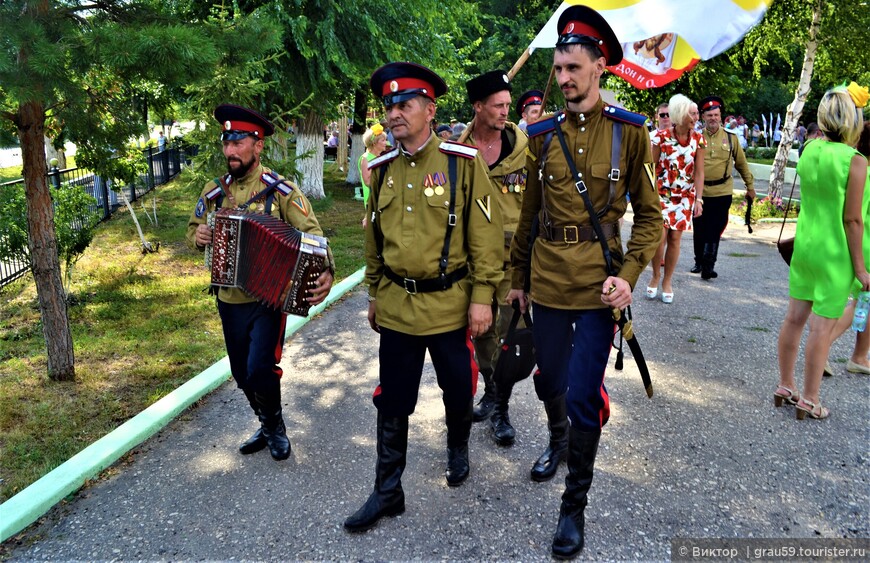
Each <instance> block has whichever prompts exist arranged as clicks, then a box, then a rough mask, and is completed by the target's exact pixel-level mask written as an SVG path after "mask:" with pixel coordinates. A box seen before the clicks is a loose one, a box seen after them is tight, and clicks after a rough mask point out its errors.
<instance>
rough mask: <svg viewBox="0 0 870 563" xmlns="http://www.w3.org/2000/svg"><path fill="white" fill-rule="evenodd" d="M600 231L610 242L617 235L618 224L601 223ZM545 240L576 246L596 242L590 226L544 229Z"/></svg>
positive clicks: (593, 230)
mask: <svg viewBox="0 0 870 563" xmlns="http://www.w3.org/2000/svg"><path fill="white" fill-rule="evenodd" d="M601 231H602V232H603V233H604V238H605V239H606V240H610V239H612V238H616V235H617V234H619V223H602V224H601ZM542 232H543V233H544V235H545V238H547V240H552V241H556V242H564V243H567V244H576V243H578V242H584V241H590V240H598V238H597V237H596V236H595V229H593V228H592V226H591V225H589V226H587V225H566V226H562V227H545V228H544V229H542Z"/></svg>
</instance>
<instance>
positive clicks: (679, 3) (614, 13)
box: [529, 0, 773, 90]
mask: <svg viewBox="0 0 870 563" xmlns="http://www.w3.org/2000/svg"><path fill="white" fill-rule="evenodd" d="M772 2H773V0H568V1H567V2H562V5H561V6H559V8H558V9H557V10H556V13H554V14H553V16H552V17H551V18H550V19H549V21H547V23H546V25H544V27H543V28H542V29H541V31H540V32H539V33H538V35H537V36H536V37H535V39H534V41H532V44H531V45H530V47H529V48H530V50H534V49H541V48H545V49H552V48H553V47H555V45H556V39H558V37H559V32H558V30H557V29H556V26H557V24H558V21H559V16H560V15H561V14H562V12H563V11H564V10H565V9H566V8H568V7H569V6H575V5H584V6H589V7H590V8H592V9H593V10H595V11H597V12H598V13H599V14H601V15H602V17H604V19H606V20H607V23H609V24H610V27H611V28H612V29H613V32H614V33H615V34H616V37H618V38H619V41H620V43H622V50H623V60H622V62H621V63H619V64H617V65H613V66H610V67H607V69H608V70H610V71H611V72H612V73H614V74H616V75H617V76H621V77H622V78H624V79H625V80H627V81H628V82H629V83H630V84H632V85H633V86H635V87H636V88H639V89H641V90H645V89H647V88H657V87H659V86H662V85H664V84H667V83H668V82H671V81H673V80H676V79H677V78H679V77H680V76H681V75H682V74H683V73H684V72H686V71H688V70H690V69H691V68H692V67H694V66H695V65H696V64H698V61H700V60H707V59H711V58H713V57H715V56H716V55H718V54H719V53H721V52H722V51H725V50H726V49H728V48H729V47H731V46H732V45H734V44H735V43H737V42H738V41H740V39H742V38H743V36H744V35H746V33H747V32H748V31H749V30H750V29H751V28H752V27H753V26H755V25H756V24H758V22H760V21H761V18H763V17H764V13H765V12H766V11H767V8H768V7H769V6H770V4H771V3H772Z"/></svg>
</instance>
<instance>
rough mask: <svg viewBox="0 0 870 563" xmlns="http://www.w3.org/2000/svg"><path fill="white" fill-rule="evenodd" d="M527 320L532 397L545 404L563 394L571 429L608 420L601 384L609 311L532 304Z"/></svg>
mask: <svg viewBox="0 0 870 563" xmlns="http://www.w3.org/2000/svg"><path fill="white" fill-rule="evenodd" d="M532 319H533V321H534V324H533V328H532V333H533V335H534V340H535V350H536V354H535V357H536V360H537V362H538V369H539V372H537V373H535V377H534V381H535V392H536V393H537V395H538V398H539V399H541V400H542V401H545V402H546V401H551V400H553V399H555V398H557V397H559V396H560V395H563V394H565V402H566V406H567V411H568V420H570V422H571V426H572V427H573V428H576V429H578V430H580V431H583V432H589V431H597V430H599V429H601V427H602V426H604V425H605V424H607V419H608V418H610V400H609V398H608V396H607V389H606V388H605V387H604V372H605V370H606V369H607V360H608V359H609V357H610V349H611V347H612V346H613V335H614V331H615V330H616V324H615V322H614V321H613V318H612V317H611V315H610V310H609V309H584V310H574V309H571V310H567V309H553V308H552V307H545V306H544V305H540V304H538V303H534V304H533V308H532Z"/></svg>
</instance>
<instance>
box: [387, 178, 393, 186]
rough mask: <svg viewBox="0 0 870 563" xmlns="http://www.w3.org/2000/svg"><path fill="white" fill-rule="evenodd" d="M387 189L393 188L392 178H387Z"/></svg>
mask: <svg viewBox="0 0 870 563" xmlns="http://www.w3.org/2000/svg"><path fill="white" fill-rule="evenodd" d="M387 187H388V188H392V187H393V177H392V176H387Z"/></svg>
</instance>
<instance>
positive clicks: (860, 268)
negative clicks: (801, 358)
mask: <svg viewBox="0 0 870 563" xmlns="http://www.w3.org/2000/svg"><path fill="white" fill-rule="evenodd" d="M866 102H867V89H866V88H860V87H858V86H857V84H854V83H852V85H850V87H849V88H848V89H847V88H845V87H837V88H834V89H833V90H829V91H828V92H826V93H825V95H824V97H823V98H822V101H821V102H820V103H819V112H818V123H819V127H820V128H821V130H822V131H823V132H824V133H825V138H824V139H817V140H814V141H812V142H811V143H809V144H808V145H807V146H806V148H805V149H804V152H803V154H802V155H801V158H800V161H799V162H798V167H797V172H798V175H799V176H800V178H801V210H800V215H799V217H798V224H797V231H796V233H795V245H794V255H793V256H792V261H791V269H790V272H789V304H788V311H787V312H786V317H785V320H784V321H783V324H782V328H781V329H780V332H779V342H778V347H777V348H778V350H777V351H778V356H779V387H777V389H776V391H775V392H774V404H775V405H776V406H780V405H782V404H783V403H789V404H793V405H795V407H796V415H797V418H798V419H799V420H800V419H803V418H805V417H806V416H809V417H810V418H814V419H822V418H827V416H828V415H829V414H830V413H829V411H828V409H826V408H825V407H823V406H822V404H821V402H820V400H819V391H820V387H821V381H822V372H823V371H824V367H825V360H826V359H827V357H828V351H829V350H830V348H831V343H832V342H833V339H834V336H835V328H836V325H837V320H838V319H839V318H840V317H841V316H842V315H843V312H844V310H845V308H846V304H847V302H848V300H849V295H850V294H851V293H853V292H857V291H870V274H868V272H867V270H868V268H867V264H868V259H867V258H868V256H867V253H868V252H870V240H868V237H867V236H866V233H865V229H864V218H865V217H866V216H867V213H868V211H870V185H868V184H870V181H868V177H867V159H866V158H864V156H862V155H861V154H860V153H859V152H858V151H857V150H856V149H855V145H856V143H857V142H858V137H859V135H860V134H861V129H862V128H863V126H864V120H863V114H862V111H861V109H860V108H863V107H864V105H866ZM808 321H809V325H810V332H809V336H808V337H807V344H806V351H805V364H804V386H803V393H802V394H799V393H797V392H796V391H795V389H796V388H797V385H796V383H795V376H794V369H795V364H796V363H797V354H798V347H799V346H800V339H801V333H802V332H803V329H804V326H805V325H806V324H807V322H808Z"/></svg>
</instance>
